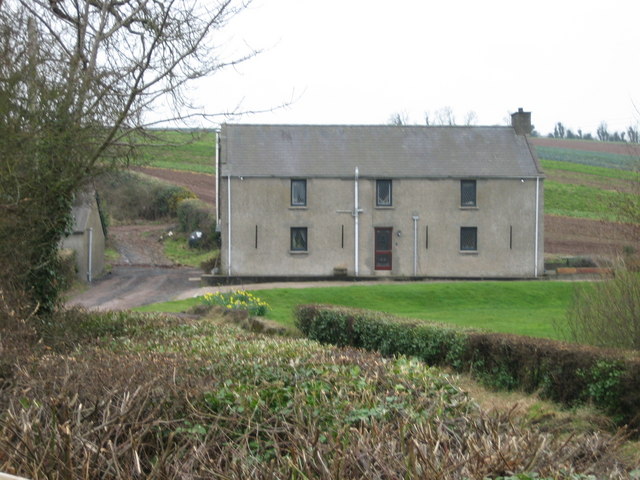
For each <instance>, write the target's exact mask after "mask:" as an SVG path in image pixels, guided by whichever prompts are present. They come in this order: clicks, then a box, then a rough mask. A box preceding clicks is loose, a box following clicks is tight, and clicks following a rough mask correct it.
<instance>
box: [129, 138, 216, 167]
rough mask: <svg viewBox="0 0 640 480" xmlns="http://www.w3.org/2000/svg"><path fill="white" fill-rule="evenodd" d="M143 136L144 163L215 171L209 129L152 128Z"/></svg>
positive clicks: (142, 158)
mask: <svg viewBox="0 0 640 480" xmlns="http://www.w3.org/2000/svg"><path fill="white" fill-rule="evenodd" d="M151 135H152V136H151V137H150V138H148V139H145V144H146V146H145V147H143V149H142V157H141V162H142V163H143V164H144V165H148V166H151V167H158V168H166V169H171V170H186V171H190V172H196V173H210V174H212V173H215V164H214V158H215V157H214V154H215V152H214V148H215V132H213V131H211V130H152V131H151Z"/></svg>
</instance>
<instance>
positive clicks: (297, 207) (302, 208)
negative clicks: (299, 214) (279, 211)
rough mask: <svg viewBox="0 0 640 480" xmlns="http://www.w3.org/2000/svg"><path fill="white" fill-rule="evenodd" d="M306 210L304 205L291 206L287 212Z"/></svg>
mask: <svg viewBox="0 0 640 480" xmlns="http://www.w3.org/2000/svg"><path fill="white" fill-rule="evenodd" d="M307 208H308V207H307V206H306V205H291V206H290V207H289V210H306V209H307Z"/></svg>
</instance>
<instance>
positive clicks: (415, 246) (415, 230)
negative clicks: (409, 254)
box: [413, 215, 420, 277]
mask: <svg viewBox="0 0 640 480" xmlns="http://www.w3.org/2000/svg"><path fill="white" fill-rule="evenodd" d="M419 219H420V217H418V216H417V215H414V216H413V276H414V277H417V276H418V220H419Z"/></svg>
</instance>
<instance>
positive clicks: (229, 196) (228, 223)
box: [227, 173, 231, 276]
mask: <svg viewBox="0 0 640 480" xmlns="http://www.w3.org/2000/svg"><path fill="white" fill-rule="evenodd" d="M227 252H228V257H227V258H228V261H227V275H229V276H231V173H229V174H228V175H227Z"/></svg>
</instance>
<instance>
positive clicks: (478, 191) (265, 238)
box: [217, 109, 544, 278]
mask: <svg viewBox="0 0 640 480" xmlns="http://www.w3.org/2000/svg"><path fill="white" fill-rule="evenodd" d="M530 132H531V114H530V113H529V112H523V111H522V109H520V110H519V111H518V112H516V113H514V114H513V115H512V125H511V126H350V125H238V124H225V125H223V126H222V129H221V132H220V135H219V148H218V157H217V195H218V203H217V204H218V207H217V217H218V225H219V226H220V229H221V241H222V248H221V272H222V273H223V274H227V275H233V276H296V277H300V276H327V277H329V276H333V275H337V274H340V275H344V274H346V275H348V276H356V277H357V276H366V277H385V276H389V277H415V278H418V277H419V278H426V277H466V278H471V277H473V278H491V277H494V278H499V277H511V278H518V277H519V278H529V277H537V276H539V275H541V274H542V273H543V244H544V242H543V238H544V227H543V218H544V215H543V212H544V208H543V205H544V194H543V192H544V189H543V182H544V175H543V172H542V170H541V168H540V165H539V162H538V159H537V157H536V154H535V150H534V149H533V148H532V146H531V145H530V143H529V140H528V138H527V135H528V134H529V133H530Z"/></svg>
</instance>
